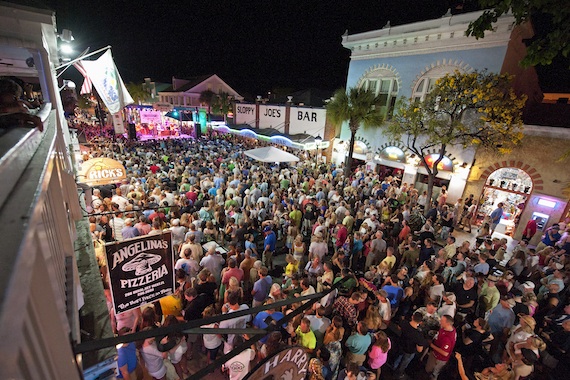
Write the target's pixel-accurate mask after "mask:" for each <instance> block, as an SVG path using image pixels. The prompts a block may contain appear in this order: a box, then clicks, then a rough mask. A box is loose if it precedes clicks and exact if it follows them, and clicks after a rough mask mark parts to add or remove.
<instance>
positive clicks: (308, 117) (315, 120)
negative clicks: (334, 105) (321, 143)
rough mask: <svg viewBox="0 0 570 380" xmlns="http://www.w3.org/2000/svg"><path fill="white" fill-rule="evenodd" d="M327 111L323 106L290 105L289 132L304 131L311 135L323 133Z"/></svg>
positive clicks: (293, 133)
mask: <svg viewBox="0 0 570 380" xmlns="http://www.w3.org/2000/svg"><path fill="white" fill-rule="evenodd" d="M326 117H327V111H326V110H325V109H324V108H309V107H291V117H290V120H289V133H290V134H292V135H295V134H297V133H306V134H308V135H311V136H317V135H321V136H323V135H324V134H325V121H326Z"/></svg>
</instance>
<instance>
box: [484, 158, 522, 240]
mask: <svg viewBox="0 0 570 380" xmlns="http://www.w3.org/2000/svg"><path fill="white" fill-rule="evenodd" d="M531 192H532V179H531V178H530V176H529V175H528V174H527V173H526V172H525V171H524V170H521V169H517V168H501V169H498V170H495V171H494V172H493V173H491V175H489V177H488V178H487V182H486V183H485V186H484V187H483V192H482V193H481V197H480V202H479V203H480V205H479V209H478V212H477V223H478V224H481V223H483V222H484V221H485V218H486V217H487V216H488V215H490V214H491V212H492V211H493V210H494V209H495V208H497V205H498V204H499V203H503V204H504V208H503V210H504V212H503V218H502V219H501V222H500V227H498V229H497V232H499V233H504V234H505V235H512V234H513V233H514V231H515V229H516V227H517V225H518V223H519V218H520V215H521V214H522V212H523V210H524V208H525V206H526V202H527V201H528V199H529V194H530V193H531Z"/></svg>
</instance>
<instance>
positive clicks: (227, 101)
mask: <svg viewBox="0 0 570 380" xmlns="http://www.w3.org/2000/svg"><path fill="white" fill-rule="evenodd" d="M232 108H233V96H232V95H230V94H228V93H227V92H224V91H221V92H220V93H219V94H217V95H216V96H215V97H214V99H213V101H212V113H214V114H216V115H223V116H224V122H226V121H227V120H226V118H227V116H228V113H229V112H230V111H231V110H232Z"/></svg>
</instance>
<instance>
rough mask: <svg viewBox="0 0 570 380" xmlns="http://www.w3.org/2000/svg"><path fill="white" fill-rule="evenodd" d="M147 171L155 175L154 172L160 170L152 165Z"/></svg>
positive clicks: (155, 165)
mask: <svg viewBox="0 0 570 380" xmlns="http://www.w3.org/2000/svg"><path fill="white" fill-rule="evenodd" d="M148 169H149V170H150V171H151V172H152V174H156V172H157V171H159V170H160V166H158V165H157V164H152V165H151V166H150V167H149V168H148Z"/></svg>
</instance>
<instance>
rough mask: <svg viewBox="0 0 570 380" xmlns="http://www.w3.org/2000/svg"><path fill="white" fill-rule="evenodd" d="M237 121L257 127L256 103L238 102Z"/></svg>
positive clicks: (237, 122)
mask: <svg viewBox="0 0 570 380" xmlns="http://www.w3.org/2000/svg"><path fill="white" fill-rule="evenodd" d="M235 123H236V124H249V125H251V126H252V127H255V104H244V103H238V104H236V115H235Z"/></svg>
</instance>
